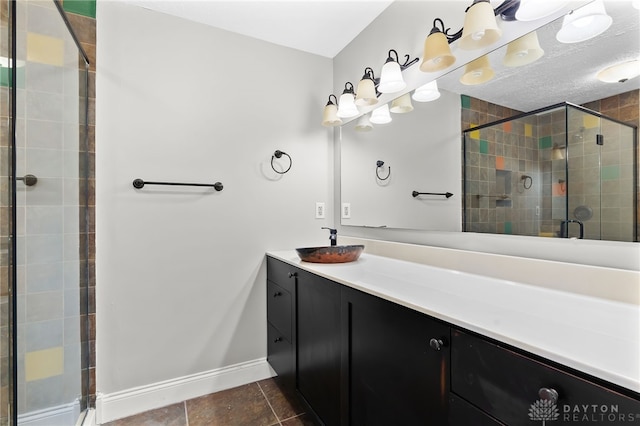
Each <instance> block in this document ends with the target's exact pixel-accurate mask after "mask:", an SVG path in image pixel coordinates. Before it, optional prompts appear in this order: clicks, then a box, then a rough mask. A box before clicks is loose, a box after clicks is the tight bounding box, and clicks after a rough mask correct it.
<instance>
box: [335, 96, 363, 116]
mask: <svg viewBox="0 0 640 426" xmlns="http://www.w3.org/2000/svg"><path fill="white" fill-rule="evenodd" d="M358 114H360V112H359V111H358V108H357V107H356V104H355V100H354V98H353V93H343V94H342V95H340V100H339V101H338V112H337V116H338V117H340V118H350V117H355V116H356V115H358Z"/></svg>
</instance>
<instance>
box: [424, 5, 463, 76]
mask: <svg viewBox="0 0 640 426" xmlns="http://www.w3.org/2000/svg"><path fill="white" fill-rule="evenodd" d="M438 24H440V26H441V27H442V28H438ZM445 31H446V30H445V28H444V22H442V20H441V19H439V18H436V19H434V20H433V28H432V29H431V32H430V33H429V35H428V36H427V38H426V39H425V40H424V54H423V55H422V63H421V64H420V70H422V71H424V72H434V71H440V70H443V69H445V68H449V67H450V66H451V65H453V63H454V62H455V61H456V57H455V56H453V55H452V54H451V48H450V47H449V39H448V37H447V35H446V34H445Z"/></svg>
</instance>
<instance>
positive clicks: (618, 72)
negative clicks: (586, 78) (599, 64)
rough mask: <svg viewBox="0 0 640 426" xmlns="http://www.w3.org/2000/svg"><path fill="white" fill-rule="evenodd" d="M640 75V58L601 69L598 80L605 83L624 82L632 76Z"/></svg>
mask: <svg viewBox="0 0 640 426" xmlns="http://www.w3.org/2000/svg"><path fill="white" fill-rule="evenodd" d="M639 75H640V60H639V59H634V60H632V61H627V62H620V63H618V64H615V65H611V66H609V67H606V68H604V69H602V70H600V71H599V72H598V74H597V77H598V80H600V81H602V82H605V83H624V82H625V81H627V80H629V79H630V78H634V77H637V76H639Z"/></svg>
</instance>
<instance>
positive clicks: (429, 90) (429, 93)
mask: <svg viewBox="0 0 640 426" xmlns="http://www.w3.org/2000/svg"><path fill="white" fill-rule="evenodd" d="M411 97H412V98H413V100H414V101H416V102H430V101H435V100H436V99H438V98H439V97H440V91H438V82H437V81H436V80H433V81H430V82H429V83H427V84H425V85H423V86H420V87H418V88H417V89H416V90H415V92H413V95H412V96H411Z"/></svg>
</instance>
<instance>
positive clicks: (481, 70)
mask: <svg viewBox="0 0 640 426" xmlns="http://www.w3.org/2000/svg"><path fill="white" fill-rule="evenodd" d="M494 75H495V72H494V71H493V69H492V68H491V64H489V57H488V56H487V55H484V56H481V57H479V58H478V59H476V60H474V61H471V62H469V63H468V64H467V65H466V66H465V67H464V74H463V75H462V77H460V83H462V84H466V85H468V86H473V85H476V84H482V83H486V82H487V81H489V80H491V79H492V78H493V77H494Z"/></svg>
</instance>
